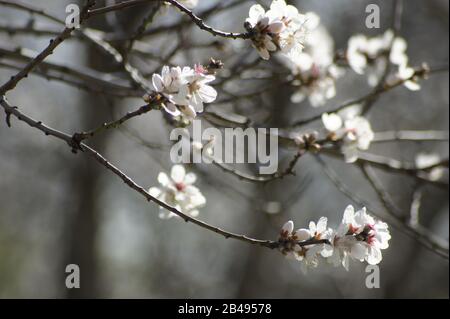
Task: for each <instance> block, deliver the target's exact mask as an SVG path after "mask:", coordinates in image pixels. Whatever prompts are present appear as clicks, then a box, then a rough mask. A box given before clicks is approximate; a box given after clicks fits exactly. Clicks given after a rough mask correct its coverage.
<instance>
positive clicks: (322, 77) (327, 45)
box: [286, 12, 342, 107]
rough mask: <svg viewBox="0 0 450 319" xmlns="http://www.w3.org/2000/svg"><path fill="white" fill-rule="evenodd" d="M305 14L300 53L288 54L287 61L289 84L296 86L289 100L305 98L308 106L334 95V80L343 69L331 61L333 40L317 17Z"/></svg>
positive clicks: (296, 100) (294, 101)
mask: <svg viewBox="0 0 450 319" xmlns="http://www.w3.org/2000/svg"><path fill="white" fill-rule="evenodd" d="M306 17H307V18H306V20H307V26H308V30H309V32H308V35H307V37H306V39H305V41H304V49H303V52H301V53H297V54H295V55H292V56H288V59H286V64H287V66H288V67H289V68H290V69H291V72H292V75H293V77H294V81H293V82H292V84H293V85H294V86H295V87H296V91H295V92H294V94H293V95H292V96H291V101H292V102H293V103H300V102H302V101H303V100H304V99H305V98H308V99H309V102H310V103H311V105H312V106H313V107H317V106H321V105H324V104H325V103H326V101H327V100H329V99H331V98H333V97H334V96H335V95H336V87H335V82H336V79H337V78H339V77H340V76H341V75H342V71H341V69H340V68H338V67H337V66H336V65H335V64H334V63H333V56H334V43H333V39H332V38H331V36H330V35H329V33H328V32H327V30H326V29H325V28H324V27H323V26H322V25H321V24H320V18H319V17H318V16H317V15H316V14H315V13H312V12H309V13H307V14H306Z"/></svg>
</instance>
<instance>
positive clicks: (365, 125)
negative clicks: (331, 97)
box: [322, 112, 375, 163]
mask: <svg viewBox="0 0 450 319" xmlns="http://www.w3.org/2000/svg"><path fill="white" fill-rule="evenodd" d="M322 122H323V125H324V126H325V129H326V130H327V131H328V132H330V134H331V137H332V139H333V140H337V141H340V142H341V151H342V153H343V154H344V156H345V160H346V162H347V163H354V162H355V161H356V160H357V159H358V150H368V149H369V147H370V144H371V142H372V140H373V139H374V137H375V135H374V133H373V131H372V127H371V125H370V122H369V121H368V120H367V119H366V118H364V117H362V116H357V115H354V114H351V113H350V112H348V113H345V112H344V113H341V114H337V113H331V114H328V113H324V114H322Z"/></svg>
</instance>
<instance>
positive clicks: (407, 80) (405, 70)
mask: <svg viewBox="0 0 450 319" xmlns="http://www.w3.org/2000/svg"><path fill="white" fill-rule="evenodd" d="M414 74H415V71H414V69H413V68H411V67H409V66H407V65H406V64H402V65H400V66H399V68H398V72H397V77H398V78H399V79H400V80H403V81H404V82H403V85H404V86H405V87H406V88H407V89H409V90H411V91H418V90H420V84H419V83H418V82H417V79H416V77H415V76H414Z"/></svg>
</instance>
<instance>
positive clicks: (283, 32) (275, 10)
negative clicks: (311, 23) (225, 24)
mask: <svg viewBox="0 0 450 319" xmlns="http://www.w3.org/2000/svg"><path fill="white" fill-rule="evenodd" d="M306 22H307V17H306V15H303V14H300V13H299V12H298V10H297V8H296V7H294V6H292V5H287V4H286V1H285V0H274V1H273V2H272V4H271V6H270V10H268V11H267V12H266V10H265V9H264V8H263V7H262V6H261V5H259V4H256V5H253V6H252V7H251V8H250V12H249V17H248V18H247V20H246V23H245V27H246V29H247V30H248V31H249V32H251V33H252V34H253V37H252V41H253V46H254V47H255V49H256V50H257V51H258V53H259V55H260V56H261V58H263V59H264V60H269V59H270V53H271V52H276V51H281V52H282V53H284V54H286V55H288V56H295V55H297V54H299V53H300V52H302V50H303V40H304V38H305V35H306V32H307V26H306Z"/></svg>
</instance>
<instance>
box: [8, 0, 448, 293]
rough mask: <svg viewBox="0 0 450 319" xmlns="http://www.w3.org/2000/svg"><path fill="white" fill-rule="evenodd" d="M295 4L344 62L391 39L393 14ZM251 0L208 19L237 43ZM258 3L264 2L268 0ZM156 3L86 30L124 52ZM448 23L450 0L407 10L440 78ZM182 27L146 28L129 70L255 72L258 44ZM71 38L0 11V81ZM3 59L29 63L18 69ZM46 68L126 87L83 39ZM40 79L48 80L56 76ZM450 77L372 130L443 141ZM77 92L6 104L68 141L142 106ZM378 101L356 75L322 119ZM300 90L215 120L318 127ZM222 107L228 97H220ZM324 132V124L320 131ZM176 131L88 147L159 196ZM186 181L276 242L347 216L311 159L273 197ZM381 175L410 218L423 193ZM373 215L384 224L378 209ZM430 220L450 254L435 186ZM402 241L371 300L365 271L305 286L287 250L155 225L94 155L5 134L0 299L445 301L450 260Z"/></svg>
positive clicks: (153, 128) (236, 107)
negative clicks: (76, 282) (98, 76)
mask: <svg viewBox="0 0 450 319" xmlns="http://www.w3.org/2000/svg"><path fill="white" fill-rule="evenodd" d="M73 2H75V0H72V1H62V0H33V1H31V0H26V1H25V0H23V3H28V4H31V5H32V6H34V7H40V8H43V9H45V11H46V12H48V13H51V14H53V15H55V16H57V17H59V18H60V19H62V20H64V19H65V15H66V14H65V7H66V5H67V4H68V3H73ZM113 2H114V1H112V2H111V1H107V4H111V3H113ZM217 2H218V1H213V0H200V3H199V5H198V7H197V8H195V12H198V13H201V12H203V11H205V10H208V9H209V8H211V7H213V6H215V5H216V4H217ZM222 2H223V3H228V2H232V1H222ZM290 2H291V3H292V4H295V5H296V6H297V8H299V10H300V11H302V12H308V11H314V12H316V13H317V14H318V15H319V16H320V17H321V22H322V24H323V25H324V26H325V27H326V28H327V29H328V32H329V33H330V35H331V36H332V37H333V39H334V41H335V48H336V49H345V47H346V44H347V41H348V38H349V37H350V36H352V35H353V34H356V33H364V34H368V35H378V34H381V33H382V32H384V30H386V29H387V28H389V26H390V23H391V20H392V8H393V4H392V1H374V0H370V1H354V0H339V1H326V0H298V1H290ZM253 3H254V1H241V3H240V4H239V5H235V6H233V7H231V8H229V9H228V10H224V11H223V12H221V13H219V14H211V15H210V16H209V17H208V19H207V22H208V23H209V24H210V25H213V26H215V27H217V28H219V29H220V30H227V31H237V32H241V31H242V30H243V28H242V24H243V21H244V20H245V18H246V17H247V15H248V9H249V8H250V6H251V5H252V4H253ZM260 3H262V4H265V5H267V4H268V1H260ZM369 3H376V4H378V5H379V7H380V9H381V29H380V30H368V29H366V27H365V24H364V22H365V17H366V13H365V8H366V5H367V4H369ZM98 4H99V6H100V5H102V4H105V1H98ZM153 6H154V4H149V5H144V6H139V7H136V8H132V9H129V10H126V11H124V12H121V13H119V14H116V13H111V14H108V15H106V16H100V17H99V18H96V19H93V20H92V21H89V27H92V28H96V29H99V30H102V31H104V34H103V36H104V37H105V38H106V39H108V41H110V42H111V43H112V44H113V45H114V46H115V47H117V48H119V49H120V48H123V47H124V46H126V43H127V41H126V40H124V39H126V37H124V35H126V34H130V33H133V32H134V30H136V28H138V27H139V25H140V23H141V21H142V19H143V18H144V17H145V16H146V14H147V13H148V12H149V11H150V10H153ZM448 10H449V2H448V1H446V0H430V1H423V0H408V1H405V3H404V13H403V19H402V29H401V32H400V34H401V35H402V36H403V37H404V38H405V39H406V40H407V41H408V44H409V47H408V55H409V57H410V61H411V65H414V66H417V65H420V64H421V63H422V62H427V63H428V64H429V65H430V66H443V65H444V66H448V55H449V48H448V39H449V36H448V23H449V19H448V16H449V15H448ZM185 20H186V17H185V16H183V15H181V14H180V13H179V12H178V11H177V10H175V9H173V8H170V7H164V8H161V9H160V11H159V13H158V14H157V15H156V16H155V18H154V19H153V22H152V24H151V26H149V28H148V29H149V30H160V31H155V32H149V33H148V34H147V37H144V38H142V39H141V40H140V41H139V46H138V45H136V46H138V49H139V52H137V53H136V55H135V56H134V57H133V59H131V58H130V61H131V62H132V63H133V65H135V66H136V67H138V68H139V69H140V70H141V71H142V73H144V74H146V75H151V74H152V73H153V72H155V71H158V72H159V70H160V68H161V66H162V63H163V62H166V63H172V64H178V65H193V64H194V63H200V62H206V61H207V60H208V59H209V57H216V58H220V59H222V60H223V61H224V62H225V69H224V71H223V72H224V74H227V73H226V72H227V70H230V69H231V67H232V66H238V65H239V63H240V61H241V62H242V63H244V62H245V63H249V61H254V60H256V59H257V54H256V51H255V50H253V49H251V48H250V45H249V43H247V42H244V41H230V40H224V39H219V38H213V37H212V36H211V35H210V34H209V33H206V32H202V31H200V30H198V28H196V27H194V26H192V25H191V24H186V23H185V24H182V27H178V28H167V30H166V31H161V30H165V29H164V27H161V26H170V25H173V24H177V23H178V24H179V22H180V21H185ZM187 21H188V20H187ZM31 26H32V27H33V28H36V29H40V30H45V32H44V31H43V32H41V33H36V32H35V33H32V34H30V33H29V32H27V31H26V30H27V28H30V27H31ZM13 29H15V30H16V31H15V32H12V30H13ZM17 29H23V30H22V31H20V32H18V31H17ZM61 29H62V27H61V26H60V25H58V24H55V23H54V22H52V21H49V20H46V19H43V18H41V17H39V16H36V15H32V14H30V13H27V12H23V11H21V10H16V9H12V8H6V7H4V6H1V5H0V83H4V82H6V81H7V80H8V79H9V77H10V76H11V75H13V74H15V72H17V71H16V70H14V69H12V68H11V67H5V61H6V60H5V59H6V58H8V57H9V58H11V56H13V54H12V53H11V52H13V53H14V52H17V51H14V48H16V49H17V48H18V47H20V48H23V49H25V48H26V49H27V50H31V51H23V52H27V53H29V54H31V55H32V56H34V55H35V54H36V53H37V52H39V51H41V50H42V48H44V47H45V45H46V44H47V43H48V41H49V39H50V38H51V37H52V36H54V35H53V34H54V32H55V31H56V32H57V31H60V30H61ZM52 32H53V33H52ZM174 48H177V50H175V51H174ZM6 51H7V52H9V53H8V54H9V55H8V54H6V53H5V52H6ZM171 51H174V52H171ZM8 61H14V62H15V63H19V64H20V63H23V62H24V61H23V60H21V59H20V58H17V57H16V59H14V58H13V59H10V60H8ZM46 61H50V62H51V63H54V64H58V65H67V66H70V67H72V68H73V69H75V70H80V71H83V70H89V72H103V73H104V74H108V75H110V76H111V77H114V78H115V79H119V80H123V81H125V82H126V78H125V76H124V75H123V72H121V69H120V66H118V65H117V63H114V61H112V60H111V59H110V58H109V57H108V56H107V55H105V54H104V53H102V52H99V50H98V49H96V48H94V47H93V46H92V45H89V44H87V43H86V42H85V41H80V40H79V39H78V38H77V37H75V38H74V39H71V40H68V41H66V42H64V43H63V45H61V46H60V47H59V48H58V49H57V50H56V51H55V53H54V54H53V55H52V56H51V57H49V59H48V60H46ZM10 66H11V65H10ZM260 66H261V68H264V67H266V68H269V66H270V67H271V70H272V71H273V70H274V69H275V70H276V68H281V66H280V67H279V66H278V64H277V62H276V60H275V59H274V61H272V60H271V61H270V62H261V63H260ZM40 70H41V71H42V72H44V71H45V68H43V69H40ZM86 72H87V71H86ZM228 72H229V71H228ZM227 76H230V75H229V74H228V75H227ZM237 78H239V75H238V76H237ZM448 80H449V78H448V72H443V73H439V74H436V75H432V76H430V78H429V79H428V80H426V81H425V80H424V81H422V82H421V84H422V90H420V91H418V92H410V91H408V90H407V89H405V88H403V87H401V88H398V89H395V90H393V91H391V92H389V93H387V94H385V95H383V96H382V97H381V98H380V99H379V100H378V101H377V102H376V105H375V107H374V108H373V111H372V113H371V114H370V121H371V123H372V127H373V129H374V131H375V132H382V131H391V130H426V129H433V130H444V131H448V125H449V122H448V116H449V111H448V110H449V108H448V105H449V93H448V92H449V91H448V85H449V83H448ZM249 82H252V83H249ZM255 83H256V84H255ZM259 83H260V82H258V81H248V80H245V79H237V80H236V81H235V82H234V81H231V83H230V84H229V87H227V90H228V92H233V90H234V92H237V91H238V90H239V92H245V90H250V91H251V89H252V85H253V86H255V85H267V84H259ZM268 84H269V85H270V83H268ZM81 88H82V87H81V85H79V84H74V85H68V84H67V83H66V82H62V81H56V80H55V79H52V78H50V77H47V78H45V77H39V76H38V75H31V76H30V77H29V78H27V79H25V80H23V81H22V82H21V83H20V85H19V86H18V87H17V88H16V89H15V90H14V91H13V92H10V93H9V94H8V99H9V100H10V102H11V104H13V105H18V106H20V108H21V110H22V111H23V112H24V113H26V114H29V115H31V116H32V117H34V118H36V119H39V120H42V121H44V122H45V123H47V124H48V125H50V126H52V127H55V128H57V129H60V130H63V131H65V132H71V133H74V132H79V131H83V130H89V129H92V128H95V127H97V126H99V124H100V123H103V122H105V121H110V120H112V119H116V118H118V117H119V116H120V115H121V114H125V113H126V112H127V111H131V110H134V109H135V108H136V107H137V106H139V105H141V104H142V100H141V99H140V98H139V96H136V97H134V98H133V97H130V98H116V97H114V96H110V95H108V94H102V93H99V92H89V91H87V90H82V89H81ZM368 90H369V88H368V87H367V85H366V83H365V78H363V77H361V76H358V75H356V74H354V72H352V71H350V70H349V71H348V72H347V74H346V76H345V77H343V78H342V79H340V81H339V82H338V85H337V96H336V97H335V98H334V99H332V100H330V101H329V102H328V104H327V105H326V106H324V110H326V109H327V108H328V109H329V108H331V107H332V106H333V105H334V106H335V105H338V104H339V103H342V102H343V101H346V100H348V99H349V98H355V97H359V96H361V95H364V94H365V93H366V92H368ZM289 92H290V91H289V88H287V87H281V88H280V89H277V90H268V91H267V92H266V93H264V94H260V95H259V96H257V97H255V98H253V99H245V100H239V101H237V102H235V103H216V104H215V105H213V106H211V108H212V109H213V110H218V111H223V112H228V111H233V112H236V113H240V114H243V115H254V116H255V118H256V119H258V118H266V117H267V116H270V120H267V121H266V122H265V123H264V124H265V125H266V126H268V127H286V126H289V124H291V123H292V122H293V121H295V120H299V119H302V118H307V117H308V116H310V115H312V114H317V110H316V109H313V108H312V107H311V106H310V105H309V104H308V102H307V101H305V102H303V103H302V104H300V105H299V104H295V105H294V104H292V103H290V101H289V96H290V93H289ZM221 94H222V96H225V93H223V92H222V91H220V90H219V96H221ZM255 110H256V111H255ZM255 118H253V120H255ZM320 125H321V124H320V123H313V124H312V125H311V127H312V128H315V127H320ZM170 128H171V127H170V126H169V124H168V122H167V121H165V119H164V116H163V114H162V113H157V112H151V114H146V115H144V116H141V117H139V118H136V119H134V120H132V121H130V122H128V123H127V124H125V125H124V126H123V127H122V128H121V129H116V130H112V131H108V132H106V133H104V134H99V135H98V136H96V137H95V138H93V139H92V140H89V141H88V144H89V145H92V146H93V147H94V148H96V149H97V150H99V151H100V152H101V153H103V154H105V156H106V157H107V158H108V159H109V160H111V161H112V162H113V163H115V164H116V165H117V166H118V167H120V168H121V169H122V170H124V171H125V172H126V173H127V174H128V175H129V176H130V177H132V178H133V179H135V181H136V182H137V183H139V184H140V185H143V186H145V187H146V188H149V187H151V186H157V180H156V178H157V175H158V173H159V172H160V171H168V170H170V167H171V166H172V163H171V161H170V157H169V152H168V150H169V148H170V141H169V138H168V136H169V132H170ZM370 152H371V153H376V154H380V155H384V156H389V157H392V158H396V159H399V160H403V161H408V162H413V161H414V158H415V156H416V154H418V153H419V152H432V153H438V154H440V155H441V156H443V157H448V142H426V143H425V142H421V143H417V142H415V143H412V142H393V143H381V144H378V143H377V144H375V145H373V147H372V148H371V149H370ZM291 154H292V152H291V153H289V152H288V151H283V152H282V154H280V156H281V159H282V161H281V164H280V166H282V167H284V166H285V165H286V163H288V162H289V160H290V158H291ZM324 160H326V162H327V164H328V165H329V167H331V168H332V169H334V170H335V171H336V172H338V173H339V174H338V175H339V177H340V178H341V179H342V181H343V182H345V183H346V184H347V185H348V187H349V188H350V189H351V190H353V191H354V192H355V193H357V195H358V196H359V197H363V198H365V199H366V200H367V201H369V202H373V203H374V206H375V207H382V206H381V205H380V204H377V196H376V193H374V191H373V190H371V188H370V186H369V185H368V183H367V181H366V180H365V179H364V177H363V175H362V174H361V172H360V171H359V170H358V169H356V168H354V167H353V166H351V165H346V164H345V163H343V162H342V161H341V160H336V159H332V158H324ZM188 169H189V170H191V171H194V172H196V173H197V174H198V176H199V182H198V186H199V188H200V189H201V190H202V192H203V194H204V195H205V197H206V198H207V205H206V207H204V208H203V209H201V212H200V216H199V218H200V219H202V220H204V221H206V222H208V223H211V224H213V225H216V226H219V227H221V228H224V229H226V230H229V231H232V232H236V233H242V234H247V235H249V236H252V237H255V238H262V239H276V237H277V234H278V232H279V229H280V227H281V225H282V224H283V223H284V222H285V221H287V220H288V219H292V220H293V221H294V222H295V224H296V226H298V227H301V226H302V227H304V226H307V224H308V223H309V221H310V220H317V219H318V218H319V217H320V216H326V217H328V220H329V224H330V226H336V225H337V224H338V223H339V222H340V220H341V218H342V213H343V211H344V209H345V207H346V206H347V205H348V204H350V203H352V202H351V200H350V199H349V198H348V197H346V196H345V195H344V194H342V193H341V192H340V191H339V190H338V189H337V188H336V185H335V184H333V183H332V182H331V181H330V179H329V178H328V177H327V175H326V174H325V173H324V171H323V167H322V166H321V165H320V164H318V163H317V161H316V159H315V158H314V157H312V156H309V155H307V156H305V157H304V158H303V159H302V160H301V161H300V162H299V164H298V166H297V167H296V172H297V175H296V176H289V177H287V178H284V179H282V180H279V181H275V182H272V183H269V184H267V185H258V184H253V183H248V182H245V181H241V180H239V179H237V178H236V177H235V176H232V175H230V174H227V173H225V172H223V171H221V170H220V169H219V168H217V167H215V166H211V165H205V164H201V165H197V166H189V167H188ZM244 169H248V170H250V171H251V170H252V169H254V168H251V167H250V168H244ZM378 173H379V174H380V175H379V176H380V179H381V180H382V181H383V183H384V185H385V187H386V190H387V191H388V192H389V193H391V194H392V196H393V198H394V199H395V201H396V203H397V204H398V206H399V207H401V209H402V210H403V211H405V212H409V206H410V204H411V198H412V195H413V193H414V190H415V189H416V186H417V181H416V180H415V179H414V178H411V177H409V176H405V175H402V174H387V173H385V172H381V171H380V172H378ZM274 207H275V208H276V209H273V208H274ZM268 208H269V209H268ZM378 214H379V215H381V216H383V214H385V213H384V212H383V211H382V209H381V208H380V211H379V212H378ZM388 217H389V216H386V219H387V220H389V218H388ZM405 218H407V216H406V215H405ZM420 218H421V223H422V224H423V225H424V226H425V227H426V228H427V229H428V231H429V233H430V234H432V235H436V236H438V237H440V238H442V239H444V240H445V241H447V242H448V234H449V219H448V218H449V206H448V189H447V188H445V187H444V188H442V187H436V186H433V185H425V186H424V188H423V201H422V207H421V215H420ZM391 232H392V239H391V241H390V248H389V249H388V250H385V251H383V261H382V263H381V264H380V274H381V287H380V289H367V288H366V286H365V278H366V275H367V274H366V273H365V271H364V269H365V264H361V263H358V262H352V263H351V265H350V271H349V272H346V271H345V270H344V269H343V268H333V267H330V266H327V265H323V266H320V267H319V268H318V269H316V270H312V271H310V273H309V274H308V275H304V274H302V272H301V271H300V266H299V264H298V263H297V262H295V261H290V260H287V259H285V258H283V256H282V255H280V254H279V253H278V252H276V251H271V250H268V249H264V248H259V247H255V246H252V245H247V244H246V243H242V242H239V241H233V240H231V239H229V240H225V239H224V238H223V237H220V236H218V235H216V234H214V233H211V232H208V231H205V230H203V229H201V228H198V227H197V226H195V225H192V224H186V223H184V222H182V221H180V220H177V219H172V220H168V221H167V220H160V219H159V218H158V207H157V206H156V205H154V204H151V203H150V204H149V203H148V202H147V201H145V200H144V199H143V198H142V197H141V196H140V195H139V194H137V193H136V192H134V191H132V190H131V189H129V188H128V187H126V186H125V185H124V184H123V183H122V182H121V181H120V180H119V179H118V178H117V177H116V176H114V175H112V174H111V173H110V172H109V171H106V170H105V169H104V168H103V167H101V166H99V165H98V164H97V163H95V162H93V161H92V160H91V159H90V158H89V157H87V156H83V155H82V154H77V155H74V154H72V153H71V151H70V149H69V148H68V147H67V145H65V144H64V143H62V142H60V141H58V140H55V139H52V138H48V137H46V136H44V134H42V133H41V132H39V131H37V130H35V129H32V128H30V127H28V126H27V125H25V124H24V123H21V122H19V121H16V120H15V119H13V120H12V128H11V129H9V128H7V126H6V124H5V122H4V120H2V121H1V122H0V297H2V298H68V297H100V298H448V297H449V264H448V259H445V258H442V257H440V256H438V255H436V254H435V253H433V252H431V251H430V250H428V249H425V248H424V247H423V246H421V245H420V244H419V243H418V242H417V241H416V240H414V239H412V238H410V237H409V236H406V235H405V234H404V232H402V231H399V230H398V229H394V228H391ZM68 264H78V265H79V266H80V269H81V288H80V289H72V290H68V289H67V288H66V287H65V278H66V275H67V274H66V273H65V268H66V265H68Z"/></svg>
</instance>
